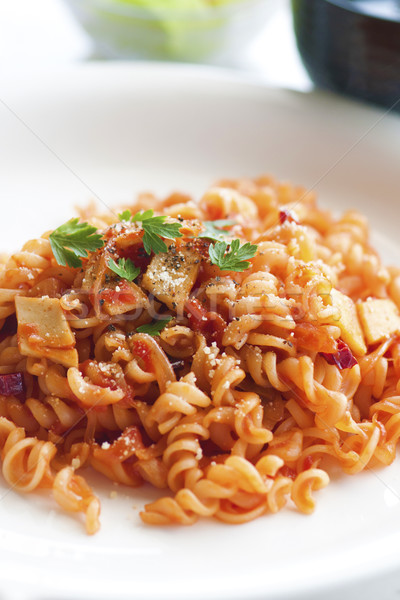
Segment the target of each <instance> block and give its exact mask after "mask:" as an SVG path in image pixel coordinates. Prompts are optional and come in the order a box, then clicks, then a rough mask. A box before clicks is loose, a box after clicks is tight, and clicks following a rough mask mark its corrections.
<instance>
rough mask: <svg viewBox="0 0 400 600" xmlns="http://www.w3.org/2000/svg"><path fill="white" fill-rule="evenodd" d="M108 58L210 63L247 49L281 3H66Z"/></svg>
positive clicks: (217, 0) (104, 0)
mask: <svg viewBox="0 0 400 600" xmlns="http://www.w3.org/2000/svg"><path fill="white" fill-rule="evenodd" d="M65 2H66V3H67V5H68V6H69V7H70V9H71V11H72V12H73V14H74V15H75V17H76V19H77V20H78V21H79V22H80V24H81V25H82V27H83V28H84V29H85V30H86V32H87V33H88V34H89V35H90V36H91V38H92V39H93V41H94V43H95V45H96V50H97V51H98V52H99V53H100V54H101V55H103V56H105V57H107V58H122V59H123V58H138V57H140V58H146V59H156V60H179V61H188V62H200V61H207V60H209V59H215V58H218V57H220V56H224V55H232V54H236V53H238V52H240V51H242V50H243V48H244V47H245V45H246V44H247V43H248V42H250V41H251V40H252V39H253V38H254V37H255V35H256V34H257V33H258V32H259V31H260V30H261V29H262V28H263V26H264V25H265V22H266V19H267V18H268V17H269V15H270V14H271V13H272V12H273V10H274V8H275V7H276V5H277V2H276V0H65Z"/></svg>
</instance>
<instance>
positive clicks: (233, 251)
mask: <svg viewBox="0 0 400 600" xmlns="http://www.w3.org/2000/svg"><path fill="white" fill-rule="evenodd" d="M227 249H228V244H227V243H226V242H216V244H211V245H210V248H209V250H208V251H209V255H210V260H211V262H212V264H213V265H217V267H219V268H220V269H221V271H245V270H246V269H248V268H249V267H250V263H249V262H246V261H247V259H249V258H253V256H255V255H256V252H257V246H255V245H253V244H250V242H247V243H246V244H243V246H241V245H240V240H233V241H232V242H231V243H230V245H229V252H227Z"/></svg>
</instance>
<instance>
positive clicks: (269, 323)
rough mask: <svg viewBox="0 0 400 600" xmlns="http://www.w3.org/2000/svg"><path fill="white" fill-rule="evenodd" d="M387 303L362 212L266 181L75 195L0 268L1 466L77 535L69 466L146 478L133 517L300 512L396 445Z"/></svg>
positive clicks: (399, 402)
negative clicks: (111, 206)
mask: <svg viewBox="0 0 400 600" xmlns="http://www.w3.org/2000/svg"><path fill="white" fill-rule="evenodd" d="M399 307H400V269H398V268H394V267H385V266H383V265H382V264H381V262H380V259H379V257H378V255H377V253H376V252H375V251H374V250H373V249H372V248H371V246H370V245H369V233H368V224H367V221H366V219H365V218H364V217H363V216H362V215H360V214H359V213H357V212H355V211H348V212H346V213H345V214H343V215H342V216H341V217H339V218H336V217H334V216H332V214H331V213H329V212H327V211H325V210H322V209H321V208H319V207H318V206H317V204H316V199H315V197H314V194H313V193H311V192H307V191H306V190H304V189H302V188H299V187H295V186H292V185H289V184H287V183H280V182H278V181H276V180H274V179H273V178H272V177H268V176H264V177H260V178H258V179H255V180H250V179H238V180H226V181H220V182H218V183H217V184H216V185H214V186H213V187H211V188H209V189H208V190H207V191H206V192H205V194H204V195H203V196H202V197H201V199H200V200H199V201H198V202H195V201H194V200H192V199H191V198H190V197H189V196H187V195H185V194H182V193H173V194H171V195H170V196H168V197H167V198H165V199H161V200H159V199H157V198H156V197H154V196H153V195H151V194H142V195H140V196H139V197H138V198H137V200H136V202H135V203H134V204H132V205H131V206H126V207H122V208H121V209H120V210H118V211H116V212H115V213H114V212H112V211H111V212H109V213H108V214H105V215H103V214H98V213H97V212H96V210H95V208H94V207H93V206H89V207H88V208H87V209H83V210H82V211H81V212H80V216H79V218H75V219H71V220H70V221H68V222H67V223H64V224H62V225H60V226H59V227H58V228H57V229H55V230H54V231H51V232H47V233H45V234H44V235H43V236H42V237H41V238H40V239H35V240H32V241H29V242H27V243H26V244H25V245H24V246H23V247H22V250H21V251H19V252H16V253H15V254H13V255H12V256H11V257H9V258H7V259H5V260H4V261H3V263H2V264H1V266H0V335H1V337H0V452H1V459H2V472H3V476H4V478H5V480H6V481H7V483H8V484H9V485H10V487H11V488H12V489H14V490H16V491H17V492H32V491H34V490H36V489H38V488H49V490H50V493H51V494H53V496H54V499H55V501H56V503H58V504H59V505H60V506H61V507H62V508H63V509H65V510H67V511H72V512H76V513H81V514H82V515H83V517H84V519H85V522H86V529H87V532H88V533H90V534H92V533H95V532H96V531H97V530H98V528H99V515H100V502H99V499H98V498H97V496H96V495H95V492H94V491H93V490H92V489H91V487H90V486H89V484H88V483H87V482H86V480H85V478H84V476H83V475H84V470H85V468H86V467H91V468H93V469H95V470H96V471H98V472H100V473H102V474H103V475H104V476H105V477H107V478H109V479H110V480H112V481H114V482H116V483H118V484H121V485H126V486H139V485H140V484H142V483H143V482H148V483H149V484H151V485H152V486H154V487H156V488H159V489H160V490H161V491H160V497H159V499H158V500H156V501H155V502H152V503H149V504H147V505H146V506H145V508H144V510H143V511H142V512H141V513H140V516H141V519H142V520H143V521H144V522H145V523H148V524H152V525H164V524H183V525H187V524H192V523H194V522H195V521H196V520H198V519H199V518H200V517H215V518H217V519H219V520H222V521H225V522H227V523H244V522H247V521H249V520H251V519H255V518H257V517H259V516H261V515H263V514H265V513H275V512H277V511H279V510H281V509H282V508H283V507H284V506H285V505H286V504H287V503H292V504H294V505H295V506H296V507H297V508H298V509H299V510H300V511H301V512H303V513H311V512H312V511H313V510H314V506H315V500H314V492H315V491H316V490H319V489H321V488H323V487H325V486H326V485H327V484H328V483H329V475H328V471H329V468H330V464H331V463H332V461H334V462H336V463H337V464H339V465H340V467H341V468H342V469H343V471H344V472H345V473H348V474H355V473H359V472H360V471H362V470H363V469H365V468H373V467H377V466H382V465H389V464H390V463H391V462H392V461H393V460H394V458H395V453H396V444H397V441H398V439H399V437H400V383H399V378H400V316H399Z"/></svg>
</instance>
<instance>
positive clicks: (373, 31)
mask: <svg viewBox="0 0 400 600" xmlns="http://www.w3.org/2000/svg"><path fill="white" fill-rule="evenodd" d="M292 9H293V17H294V29H295V34H296V38H297V45H298V49H299V51H300V54H301V56H302V59H303V62H304V65H305V67H306V69H307V71H308V74H309V75H310V77H311V79H312V80H313V81H314V82H315V83H316V84H317V85H319V86H322V87H324V88H328V89H331V90H334V91H337V92H342V93H346V94H348V95H351V96H355V97H357V98H361V99H364V100H368V101H370V102H374V103H377V104H381V105H384V106H387V107H389V108H390V107H393V108H394V109H395V110H397V111H400V1H399V0H292ZM393 105H395V106H393Z"/></svg>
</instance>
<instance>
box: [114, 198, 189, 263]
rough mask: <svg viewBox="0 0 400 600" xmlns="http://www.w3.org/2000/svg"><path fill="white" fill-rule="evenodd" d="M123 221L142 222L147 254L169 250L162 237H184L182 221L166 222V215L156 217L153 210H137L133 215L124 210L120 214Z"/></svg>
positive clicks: (169, 238)
mask: <svg viewBox="0 0 400 600" xmlns="http://www.w3.org/2000/svg"><path fill="white" fill-rule="evenodd" d="M118 216H119V218H120V219H121V221H128V222H129V221H130V222H131V223H141V224H142V229H143V231H144V235H143V246H144V249H145V251H146V253H147V254H151V252H154V254H160V252H167V251H168V247H167V244H166V243H165V242H164V240H163V239H162V238H166V239H168V240H174V239H176V238H180V237H182V234H181V232H180V228H181V224H180V223H165V219H166V218H167V217H166V216H165V215H162V216H159V217H155V216H154V211H153V210H151V209H150V210H145V211H144V212H140V211H139V212H137V213H136V214H135V215H133V216H132V214H131V212H130V210H124V212H123V213H121V214H120V215H118Z"/></svg>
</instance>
